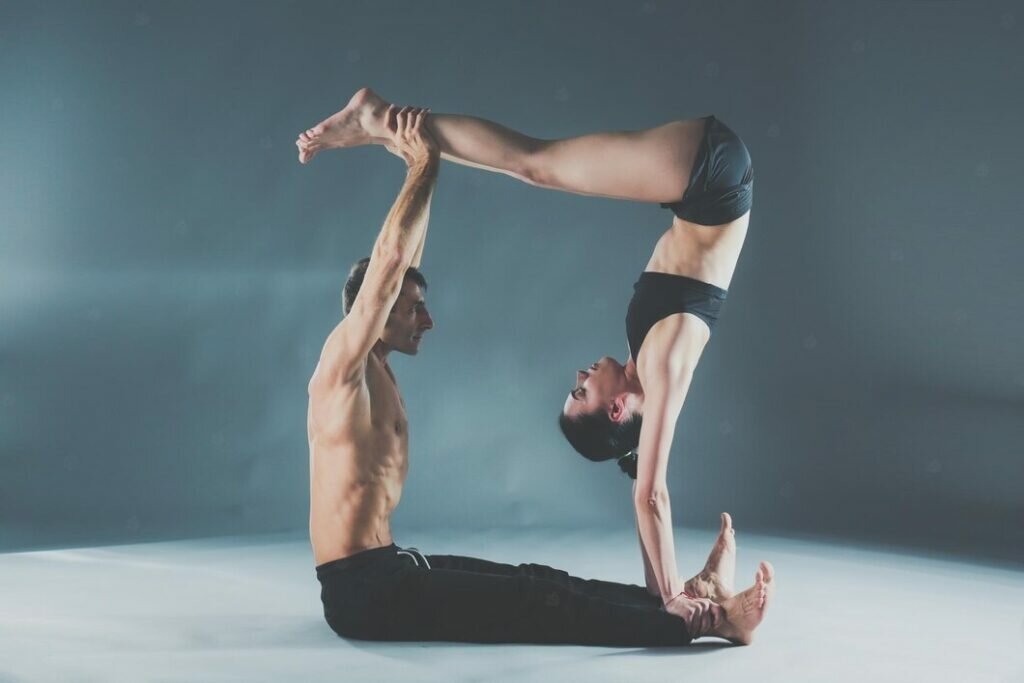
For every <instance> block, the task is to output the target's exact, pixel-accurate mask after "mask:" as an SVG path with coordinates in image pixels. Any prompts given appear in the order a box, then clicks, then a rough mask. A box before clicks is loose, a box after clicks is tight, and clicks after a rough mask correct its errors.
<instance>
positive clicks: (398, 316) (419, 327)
mask: <svg viewBox="0 0 1024 683" xmlns="http://www.w3.org/2000/svg"><path fill="white" fill-rule="evenodd" d="M433 326H434V319H433V318H431V317H430V313H429V312H428V311H427V302H426V301H425V300H424V298H423V288H422V287H420V286H419V285H418V284H416V283H415V282H413V281H412V280H410V279H408V278H406V280H405V282H403V283H402V291H401V292H400V293H399V294H398V300H397V301H395V305H394V306H393V307H392V308H391V313H390V314H389V315H388V321H387V322H386V323H385V324H384V333H383V334H382V335H381V340H382V341H383V342H384V343H385V344H387V345H388V346H389V347H390V348H392V349H394V350H395V351H398V352H399V353H405V354H408V355H410V356H415V355H416V354H417V353H419V350H420V342H421V341H422V340H423V335H424V333H426V331H427V330H429V329H430V328H432V327H433Z"/></svg>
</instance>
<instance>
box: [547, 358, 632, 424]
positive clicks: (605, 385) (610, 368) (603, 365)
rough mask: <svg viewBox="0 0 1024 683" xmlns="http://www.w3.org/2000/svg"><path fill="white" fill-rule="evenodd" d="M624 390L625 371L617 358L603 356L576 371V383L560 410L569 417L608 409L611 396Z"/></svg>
mask: <svg viewBox="0 0 1024 683" xmlns="http://www.w3.org/2000/svg"><path fill="white" fill-rule="evenodd" d="M623 391H625V372H624V370H623V367H622V365H621V364H619V362H618V361H617V360H615V359H614V358H612V357H611V356H605V357H604V358H601V359H600V360H598V361H596V362H595V363H593V364H592V365H591V366H590V367H589V368H587V369H586V370H577V371H576V384H575V385H574V386H573V388H572V391H570V392H569V395H568V396H567V397H566V399H565V406H563V407H562V412H563V413H565V414H566V415H568V416H569V417H576V416H577V415H582V414H584V413H593V412H596V411H598V410H608V404H609V403H610V402H611V400H612V399H613V398H615V397H616V396H617V395H619V394H620V393H622V392H623Z"/></svg>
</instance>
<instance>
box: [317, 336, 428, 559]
mask: <svg viewBox="0 0 1024 683" xmlns="http://www.w3.org/2000/svg"><path fill="white" fill-rule="evenodd" d="M307 429H308V436H309V471H310V490H309V497H310V511H309V533H310V540H311V541H312V544H313V557H314V560H315V562H316V564H318V565H319V564H323V563H324V562H329V561H331V560H336V559H339V558H342V557H347V556H348V555H352V554H354V553H357V552H359V551H360V550H366V549H368V548H377V547H380V546H384V545H388V544H390V543H391V542H392V540H393V539H392V537H391V526H390V522H389V519H390V516H391V513H392V511H393V510H394V509H395V507H396V506H397V505H398V501H399V499H400V498H401V495H402V485H403V484H404V483H405V477H406V474H407V473H408V470H409V432H408V422H407V420H406V415H405V405H404V403H403V402H402V397H401V394H400V393H399V391H398V384H397V382H396V380H395V377H394V374H393V373H392V372H391V368H390V367H388V365H387V364H386V362H384V361H382V360H381V359H380V358H379V357H378V356H377V355H376V353H374V352H371V353H370V354H369V356H368V357H367V361H366V372H365V381H364V382H363V383H361V384H357V385H355V386H351V387H349V386H342V387H332V388H329V389H322V388H319V389H315V390H314V389H313V388H312V383H311V390H310V397H309V412H308V418H307Z"/></svg>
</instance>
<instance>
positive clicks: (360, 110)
mask: <svg viewBox="0 0 1024 683" xmlns="http://www.w3.org/2000/svg"><path fill="white" fill-rule="evenodd" d="M387 112H388V103H387V102H385V101H384V100H383V99H382V98H381V97H380V95H378V94H377V93H375V92H373V91H372V90H370V89H369V88H360V89H359V90H357V91H356V94H355V95H353V96H352V99H350V100H349V102H348V104H346V105H345V108H344V109H342V110H341V111H339V112H337V113H336V114H332V115H331V116H329V117H327V118H326V119H324V120H323V121H321V122H320V123H318V124H316V125H315V126H313V127H312V128H310V129H309V130H307V131H305V132H304V133H301V134H300V135H299V138H298V139H297V140H296V141H295V145H296V147H298V148H299V161H300V162H301V163H303V164H305V163H309V160H310V159H312V158H313V157H314V156H316V155H317V153H319V152H321V151H323V150H325V149H339V148H342V147H357V146H359V145H369V144H373V143H379V142H383V141H384V140H385V139H390V137H389V134H388V128H387V116H388V114H387Z"/></svg>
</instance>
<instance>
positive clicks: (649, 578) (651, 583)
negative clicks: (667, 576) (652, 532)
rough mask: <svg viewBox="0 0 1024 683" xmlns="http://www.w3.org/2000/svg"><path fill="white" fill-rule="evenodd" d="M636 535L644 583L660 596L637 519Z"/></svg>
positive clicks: (634, 485) (634, 489) (634, 490)
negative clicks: (642, 561) (642, 560)
mask: <svg viewBox="0 0 1024 683" xmlns="http://www.w3.org/2000/svg"><path fill="white" fill-rule="evenodd" d="M633 497H634V498H636V483H635V482H634V483H633ZM636 535H637V538H639V539H640V555H641V557H643V559H644V585H646V586H647V592H648V593H650V594H651V595H653V596H655V597H661V590H660V589H659V588H658V577H657V576H656V575H655V573H654V568H653V567H651V558H649V557H647V549H646V548H644V537H643V536H642V535H641V534H640V521H639V520H637V524H636Z"/></svg>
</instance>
